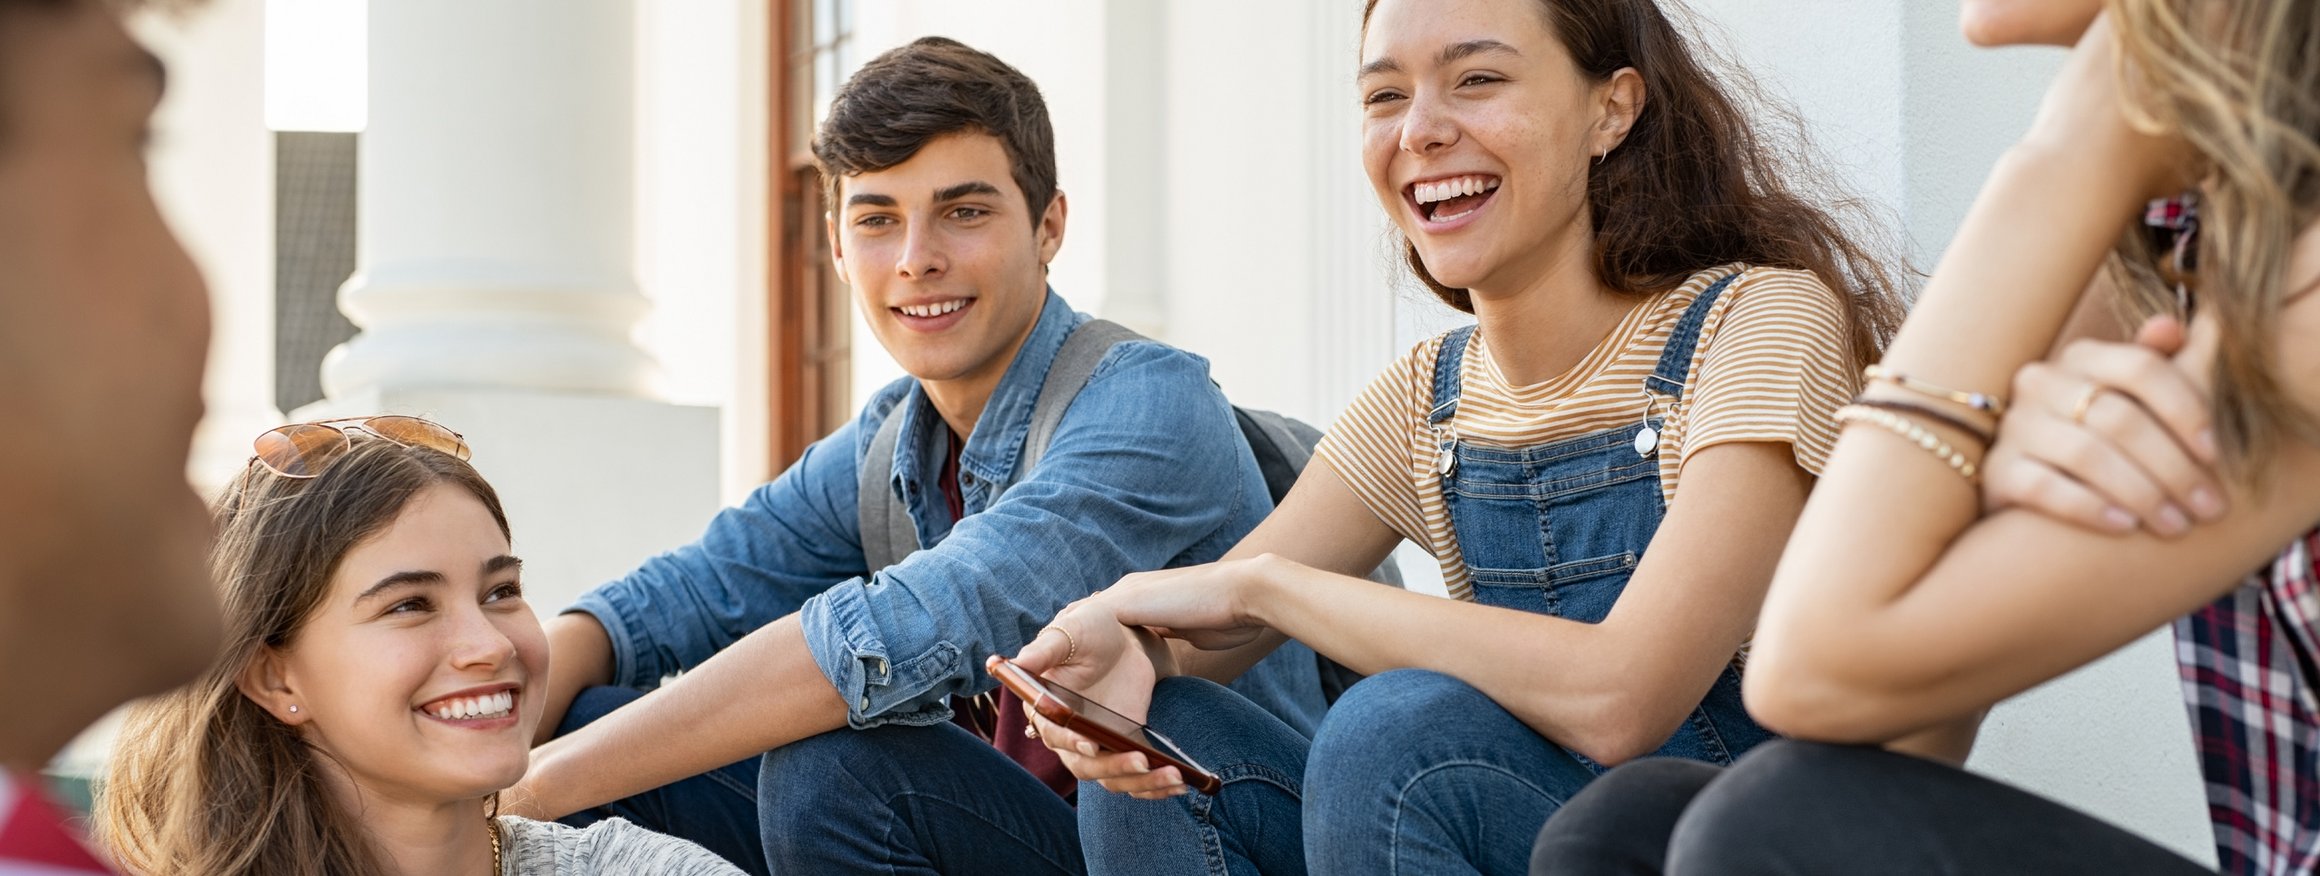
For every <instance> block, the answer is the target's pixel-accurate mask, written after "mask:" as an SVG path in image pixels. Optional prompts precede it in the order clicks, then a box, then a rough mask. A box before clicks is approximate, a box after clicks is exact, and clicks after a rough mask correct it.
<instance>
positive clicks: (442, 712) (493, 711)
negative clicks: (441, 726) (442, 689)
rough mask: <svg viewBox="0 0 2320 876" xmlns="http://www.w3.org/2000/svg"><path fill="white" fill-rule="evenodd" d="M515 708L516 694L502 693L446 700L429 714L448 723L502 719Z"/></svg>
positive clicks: (510, 692)
mask: <svg viewBox="0 0 2320 876" xmlns="http://www.w3.org/2000/svg"><path fill="white" fill-rule="evenodd" d="M515 707H516V697H515V692H513V691H501V692H499V693H495V694H485V695H483V696H480V697H460V698H458V699H451V700H444V701H443V703H442V704H441V705H438V706H436V707H435V708H433V709H430V710H428V714H431V715H434V716H435V717H438V718H441V719H443V720H446V721H460V720H466V719H468V718H501V717H506V716H507V714H508V713H509V712H511V711H513V710H514V709H515Z"/></svg>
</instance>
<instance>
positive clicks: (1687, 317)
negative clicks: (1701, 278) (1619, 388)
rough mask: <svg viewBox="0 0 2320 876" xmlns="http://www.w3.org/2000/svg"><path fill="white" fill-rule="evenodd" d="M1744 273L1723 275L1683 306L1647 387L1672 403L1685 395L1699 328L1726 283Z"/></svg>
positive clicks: (1646, 381) (1727, 284) (1648, 378)
mask: <svg viewBox="0 0 2320 876" xmlns="http://www.w3.org/2000/svg"><path fill="white" fill-rule="evenodd" d="M1742 273H1745V272H1744V271H1734V272H1732V273H1730V274H1726V275H1724V277H1723V279H1720V280H1717V281H1716V282H1715V283H1714V284H1711V285H1710V286H1708V288H1707V289H1706V290H1705V291H1702V292H1701V293H1700V297H1698V298H1695V299H1692V306H1690V307H1688V308H1685V309H1684V315H1683V318H1682V319H1679V320H1676V328H1675V331H1674V332H1671V333H1670V334H1669V335H1668V339H1667V346H1665V347H1662V348H1661V349H1660V353H1659V367H1658V368H1654V369H1652V372H1651V376H1649V377H1646V378H1644V379H1643V388H1644V389H1645V390H1646V391H1651V390H1657V391H1659V392H1661V393H1665V394H1666V395H1667V397H1668V401H1669V402H1671V403H1673V402H1675V401H1679V400H1681V399H1682V398H1683V397H1684V376H1685V375H1686V374H1687V373H1689V372H1690V371H1691V369H1692V351H1693V349H1694V348H1696V347H1697V346H1699V342H1700V329H1701V328H1702V327H1703V326H1705V325H1706V324H1707V322H1708V311H1710V310H1713V309H1715V306H1716V298H1717V296H1720V295H1723V294H1724V289H1725V287H1727V286H1730V285H1732V281H1734V280H1737V279H1740V275H1741V274H1742Z"/></svg>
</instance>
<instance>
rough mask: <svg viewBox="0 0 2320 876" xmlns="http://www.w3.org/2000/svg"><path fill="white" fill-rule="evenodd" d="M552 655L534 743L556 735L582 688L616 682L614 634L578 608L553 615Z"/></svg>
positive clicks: (549, 650) (550, 640)
mask: <svg viewBox="0 0 2320 876" xmlns="http://www.w3.org/2000/svg"><path fill="white" fill-rule="evenodd" d="M548 657H549V659H548V695H547V698H546V700H544V701H543V702H542V703H541V704H540V727H539V730H538V731H536V732H534V733H533V735H532V744H533V745H539V744H542V743H545V742H547V741H548V740H550V739H553V738H555V736H556V726H557V725H558V724H562V723H563V722H564V713H565V712H568V711H570V710H571V708H572V700H573V698H575V697H578V696H579V695H580V692H581V691H583V690H587V689H588V688H591V687H597V686H599V685H607V684H611V683H612V637H611V636H609V635H607V634H606V633H605V632H604V624H602V623H600V622H598V621H597V620H596V616H595V615H592V614H589V613H587V612H584V611H574V612H566V613H564V614H560V615H557V616H555V617H552V618H549V619H548Z"/></svg>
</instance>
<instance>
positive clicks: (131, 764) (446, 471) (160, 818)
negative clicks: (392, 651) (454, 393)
mask: <svg viewBox="0 0 2320 876" xmlns="http://www.w3.org/2000/svg"><path fill="white" fill-rule="evenodd" d="M351 437H352V439H353V442H354V444H353V446H352V448H351V449H350V450H348V452H347V453H346V455H345V456H343V457H340V458H339V459H337V460H335V461H333V462H332V463H331V464H330V466H329V467H328V468H325V469H323V471H322V474H321V476H319V477H315V478H311V479H293V478H284V477H277V476H275V475H273V474H272V473H270V472H268V471H266V470H265V469H263V468H260V467H259V466H258V465H256V464H255V463H253V464H252V465H250V467H249V468H248V469H246V470H245V471H244V472H243V473H242V476H241V477H239V478H237V479H236V480H235V481H234V483H233V484H231V485H229V486H228V487H227V488H226V491H225V494H224V495H223V496H221V497H219V499H218V500H217V503H216V505H215V507H214V514H215V516H216V518H217V522H218V530H219V532H218V541H217V545H216V547H215V548H214V549H213V550H212V551H211V554H210V571H211V574H212V576H213V577H214V579H215V581H216V584H217V588H218V592H219V597H220V599H221V601H222V602H223V605H224V612H225V621H226V649H225V650H224V652H223V653H221V654H220V655H219V657H218V659H217V660H216V661H215V662H213V663H211V664H210V667H209V669H208V670H207V671H205V672H204V673H203V674H202V676H201V677H200V679H198V680H196V681H195V682H193V683H192V684H189V685H187V686H185V687H183V688H180V689H178V690H177V691H175V692H172V693H169V694H166V695H163V696H160V697H156V698H154V699H152V700H149V701H146V702H144V703H140V704H138V705H137V706H136V707H135V708H134V709H133V710H132V711H131V713H130V716H129V719H128V724H127V726H126V727H125V729H123V731H122V734H121V739H120V743H119V747H118V748H117V749H116V750H115V751H114V754H113V760H112V766H111V769H110V770H109V771H108V773H107V775H106V777H105V782H104V784H103V786H102V787H100V788H99V789H98V793H97V799H96V811H95V813H94V818H93V819H92V821H93V827H94V832H95V834H96V838H97V840H98V841H99V842H100V843H101V844H103V845H104V846H105V847H106V848H107V849H108V850H110V851H111V852H112V853H113V855H114V856H115V857H116V859H117V860H118V862H119V863H120V865H121V866H122V867H123V868H125V869H126V870H128V871H129V872H133V873H144V874H153V876H163V874H180V873H184V874H202V876H370V874H377V873H381V872H383V868H382V866H381V862H380V860H379V858H378V854H377V852H376V850H375V849H373V848H372V847H371V845H370V842H369V839H368V836H369V833H368V831H366V830H365V829H364V828H363V826H362V824H361V823H360V822H359V821H357V820H356V818H355V816H354V814H353V813H349V812H347V811H345V810H344V809H343V808H341V806H340V805H339V803H338V800H337V798H336V797H335V796H333V794H332V792H331V789H330V787H329V786H328V784H327V782H328V779H327V778H326V777H325V776H324V774H323V770H324V769H325V767H324V765H323V764H322V762H321V761H322V759H323V758H324V757H326V756H327V755H326V754H324V753H323V752H322V751H320V750H318V749H316V748H314V747H313V746H311V745H309V744H307V742H306V740H305V739H304V738H303V737H301V736H300V735H299V734H298V731H297V730H295V729H293V728H291V727H289V726H287V725H285V724H283V723H282V722H280V721H277V720H275V719H274V716H273V715H272V714H270V713H268V712H267V711H266V710H265V709H263V708H260V707H259V706H258V704H257V703H254V702H251V701H250V699H249V698H248V697H246V696H243V695H242V692H241V690H240V688H239V687H237V686H236V684H235V682H236V679H237V678H238V677H239V676H240V675H241V674H242V671H243V670H244V669H245V668H246V667H248V666H249V665H250V664H251V662H252V661H254V660H256V659H257V658H258V657H259V656H260V654H262V653H263V652H264V651H266V650H275V651H280V650H282V649H286V648H289V647H291V646H292V645H293V644H294V643H295V642H296V641H297V638H298V633H299V630H300V629H301V628H303V627H304V626H305V624H306V621H307V619H308V618H309V617H312V616H313V614H314V612H315V610H316V609H317V608H318V607H319V606H320V605H321V604H322V602H323V600H324V597H325V596H327V595H328V594H329V592H330V579H331V576H332V574H333V573H334V572H335V571H336V570H337V568H338V563H339V561H340V560H341V559H342V558H344V557H345V556H346V554H347V552H348V551H350V550H352V549H353V548H354V547H355V546H356V545H359V544H361V543H362V542H363V541H364V540H366V539H368V538H370V537H371V536H372V535H374V534H376V533H378V532H379V531H380V530H381V529H384V528H385V527H386V526H387V525H389V524H391V523H393V522H394V520H395V517H396V516H397V515H398V514H400V513H401V512H402V509H403V506H404V505H406V504H408V503H409V502H410V501H411V499H412V497H414V496H417V495H418V494H419V493H420V492H422V491H424V490H426V489H427V488H428V487H431V486H434V485H437V484H450V485H454V486H457V487H459V488H461V489H464V490H466V491H467V492H469V493H472V494H474V496H475V497H476V499H478V500H480V501H482V502H483V506H484V508H485V509H487V510H489V511H490V512H491V516H492V520H493V521H495V522H497V523H498V524H499V528H500V533H501V534H502V535H505V534H507V531H508V527H507V516H506V514H505V513H503V512H502V511H501V510H500V504H499V495H498V494H497V493H495V492H493V491H492V488H491V485H490V484H488V483H485V482H484V480H483V477H482V476H481V475H478V474H476V472H475V469H474V468H471V467H469V466H468V464H467V463H465V462H462V461H460V460H459V459H457V458H456V457H453V456H450V455H448V454H444V453H438V452H436V451H433V450H428V449H425V448H414V447H405V446H402V445H399V444H395V443H393V442H390V441H385V440H381V439H377V438H367V437H365V436H363V435H361V434H360V433H354V434H352V435H351Z"/></svg>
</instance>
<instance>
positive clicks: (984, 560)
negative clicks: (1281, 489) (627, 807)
mask: <svg viewBox="0 0 2320 876" xmlns="http://www.w3.org/2000/svg"><path fill="white" fill-rule="evenodd" d="M1086 320H1087V317H1086V316H1085V315H1082V314H1079V313H1075V312H1073V311H1072V310H1071V308H1070V306H1069V305H1068V304H1066V303H1064V301H1063V299H1062V298H1061V297H1059V296H1057V295H1056V294H1055V293H1054V292H1053V291H1052V290H1050V291H1049V292H1048V293H1047V299H1046V302H1045V304H1043V305H1042V307H1041V309H1040V313H1039V322H1038V324H1037V325H1036V326H1035V327H1033V329H1032V331H1031V335H1030V337H1029V339H1028V340H1026V341H1025V342H1024V344H1023V348H1022V349H1021V350H1019V351H1017V353H1016V354H1015V361H1014V362H1013V363H1011V364H1010V365H1009V366H1008V368H1007V373H1006V375H1005V376H1004V377H1002V378H1000V381H999V385H998V387H997V389H996V390H994V391H993V392H992V394H991V398H990V400H989V401H988V402H987V403H985V404H984V406H983V414H982V416H981V417H980V418H979V419H978V420H977V422H976V425H975V430H974V434H972V435H970V436H968V438H967V442H966V446H965V447H964V448H963V449H962V450H961V451H960V453H959V488H960V492H961V493H962V494H963V495H964V498H965V510H966V513H965V516H963V517H962V518H961V519H959V520H957V521H955V522H954V521H953V520H951V519H950V510H949V508H948V507H947V504H946V502H945V499H944V494H943V490H942V486H941V484H940V482H939V480H938V478H939V477H940V475H941V472H942V467H943V461H944V457H945V456H946V454H947V446H948V443H947V442H948V440H949V438H948V433H947V431H946V430H947V428H948V427H947V426H946V425H945V424H944V422H943V420H942V418H941V416H940V415H939V414H938V413H937V412H936V411H935V409H934V405H933V403H932V402H931V401H930V400H929V399H928V398H927V395H926V392H925V390H924V389H922V388H921V387H920V386H919V385H918V382H917V381H916V380H914V379H911V378H907V377H906V378H903V379H901V380H898V381H895V382H894V383H892V384H889V385H888V386H886V387H885V388H884V389H882V390H879V392H878V393H877V394H876V395H875V396H873V397H872V398H871V399H870V403H869V404H868V405H866V406H865V407H864V408H863V410H862V413H861V415H860V416H858V417H856V418H855V419H854V421H853V422H851V423H848V424H846V425H845V426H842V427H840V428H839V429H838V430H837V431H836V432H834V433H831V435H830V436H829V437H827V438H824V439H822V440H820V441H817V442H814V444H813V445H812V446H810V447H808V448H806V451H805V454H804V455H803V456H802V457H800V458H799V459H798V461H797V464H795V465H793V466H791V467H790V469H789V470H788V471H786V472H783V473H782V474H781V476H780V477H778V478H775V479H774V480H773V482H772V483H768V484H766V485H764V486H762V487H759V488H758V489H757V490H756V491H755V492H753V493H751V494H750V496H749V498H748V499H747V500H746V501H744V502H743V503H742V504H741V505H740V506H738V507H734V508H728V509H726V510H725V511H723V512H721V513H719V514H718V515H717V517H716V519H715V520H713V521H711V523H710V524H709V530H708V532H707V533H706V534H704V535H702V537H701V539H700V540H699V541H697V542H694V543H692V544H689V545H686V546H684V547H681V548H678V549H676V550H673V551H670V552H668V553H664V554H661V555H660V556H657V557H654V558H652V559H651V560H648V561H646V562H645V564H644V565H643V566H641V567H639V568H638V569H636V571H634V572H631V573H629V574H628V575H627V576H626V577H624V578H621V579H619V580H616V581H613V582H610V583H608V584H604V585H602V586H600V587H597V588H596V589H594V590H591V591H589V593H588V594H587V595H585V596H582V597H581V598H580V601H579V602H578V603H576V604H575V605H574V606H573V610H576V611H584V612H587V613H589V614H591V615H594V616H595V617H596V619H597V620H598V621H600V622H602V623H603V624H604V629H605V631H606V632H607V633H609V634H610V637H611V639H612V650H613V659H614V669H613V683H614V684H618V685H624V686H630V687H639V688H650V687H654V686H656V685H658V684H659V683H660V681H661V679H662V678H663V677H665V676H667V675H669V674H671V673H675V672H678V671H680V670H684V669H688V668H691V667H693V666H697V665H699V664H700V663H701V662H702V661H704V660H707V659H708V658H709V656H710V655H712V654H715V653H716V652H717V651H718V650H720V649H722V648H724V647H725V646H727V645H730V644H733V643H734V642H735V641H737V640H739V639H740V638H741V637H742V636H745V635H748V634H749V633H751V632H753V631H755V630H756V629H757V628H759V627H762V626H764V625H765V624H767V623H770V622H772V621H774V620H776V619H778V618H780V617H783V616H785V615H788V614H789V613H791V612H799V613H800V614H801V618H800V620H801V621H802V623H803V625H804V628H805V637H806V643H807V646H808V647H809V648H810V649H811V650H812V651H813V655H814V662H815V663H816V664H817V665H818V666H819V667H820V668H821V670H822V674H823V675H824V676H826V677H827V678H828V679H829V681H830V684H831V685H833V686H835V687H836V689H837V690H838V692H839V693H840V694H841V695H842V696H843V698H844V699H845V701H846V722H847V724H848V726H851V727H854V728H856V729H863V728H869V727H875V726H878V725H881V724H886V723H901V724H934V723H939V722H942V721H946V720H949V718H950V705H949V698H950V697H952V696H954V695H970V696H971V695H973V694H976V693H979V692H981V691H984V690H987V689H990V688H991V687H993V686H994V685H995V683H994V682H993V681H992V680H991V679H990V678H989V676H987V675H986V674H984V672H983V669H982V662H983V657H984V656H985V655H989V654H994V653H996V654H1012V653H1015V652H1016V651H1017V650H1019V649H1021V648H1022V647H1023V645H1025V644H1026V643H1028V642H1029V641H1030V640H1031V638H1032V637H1033V636H1035V635H1036V634H1037V633H1038V631H1039V630H1040V628H1041V627H1043V626H1045V625H1046V624H1047V621H1048V620H1049V619H1051V618H1053V617H1054V616H1055V613H1056V612H1057V611H1060V610H1062V608H1063V607H1064V605H1065V604H1067V603H1069V602H1071V601H1072V600H1075V599H1078V598H1080V597H1083V596H1086V595H1088V594H1089V593H1092V592H1094V591H1095V590H1097V589H1100V588H1103V587H1107V586H1110V585H1111V583H1112V582H1114V581H1116V580H1118V579H1119V578H1120V577H1121V576H1123V575H1127V574H1129V573H1132V572H1139V571H1145V570H1150V569H1159V568H1166V567H1174V566H1184V565H1192V564H1196V563H1205V562H1209V561H1212V560H1215V559H1216V558H1217V557H1219V556H1221V555H1223V554H1224V552H1225V551H1226V550H1229V549H1230V548H1231V547H1232V546H1233V544H1235V543H1237V542H1238V541H1239V540H1240V539H1241V536H1243V535H1245V534H1247V532H1248V531H1249V530H1250V529H1251V528H1253V527H1254V526H1255V525H1256V524H1257V522H1258V521H1259V520H1261V519H1263V517H1264V516H1265V515H1266V514H1267V513H1269V512H1270V511H1271V510H1272V501H1271V498H1270V496H1269V495H1268V494H1267V493H1266V491H1265V484H1264V479H1263V476H1262V475H1261V474H1260V473H1259V472H1258V469H1257V465H1256V460H1255V458H1254V457H1253V456H1252V455H1251V454H1250V451H1249V449H1248V445H1247V444H1246V443H1245V442H1244V441H1243V440H1242V439H1241V437H1240V432H1239V430H1238V427H1237V426H1236V425H1235V423H1234V420H1233V414H1232V410H1231V407H1230V406H1229V405H1228V404H1227V403H1226V402H1225V399H1224V395H1223V394H1222V393H1221V392H1220V391H1219V390H1218V389H1217V387H1216V385H1215V384H1214V383H1212V382H1211V381H1210V379H1209V375H1208V362H1207V360H1205V359H1202V358H1201V357H1199V356H1195V355H1192V354H1190V353H1186V352H1184V351H1182V350H1178V349H1175V348H1173V347H1169V346H1166V345H1163V344H1159V343H1155V342H1149V341H1136V342H1128V343H1122V344H1118V345H1116V346H1114V347H1113V348H1112V349H1111V350H1110V352H1109V353H1107V354H1106V355H1105V357H1104V359H1103V361H1102V362H1101V363H1100V364H1099V365H1098V366H1097V367H1096V370H1095V373H1094V374H1093V375H1092V376H1091V377H1090V378H1089V380H1088V382H1087V385H1086V387H1085V388H1084V389H1082V390H1081V391H1080V393H1079V396H1078V397H1077V399H1076V400H1074V401H1073V403H1072V405H1071V407H1070V408H1069V409H1067V411H1066V413H1065V415H1064V417H1063V420H1062V422H1061V423H1059V424H1058V425H1057V427H1056V430H1055V434H1054V437H1053V439H1052V440H1051V441H1050V443H1049V444H1048V449H1047V453H1046V455H1045V456H1043V457H1041V459H1040V460H1039V464H1038V466H1037V467H1036V468H1034V469H1032V470H1030V471H1027V472H1021V473H1018V472H1016V471H1015V468H1016V459H1017V457H1018V456H1020V455H1021V453H1022V451H1023V438H1024V435H1025V433H1026V432H1027V431H1028V429H1029V428H1030V423H1031V408H1032V401H1033V400H1034V399H1035V398H1036V397H1037V396H1038V394H1039V388H1040V385H1041V383H1042V382H1043V381H1044V379H1045V378H1046V375H1047V369H1048V366H1049V365H1050V363H1052V362H1053V361H1054V359H1055V355H1056V352H1057V351H1058V350H1059V349H1061V348H1062V346H1063V341H1064V338H1065V337H1066V336H1068V335H1069V334H1070V333H1071V330H1072V329H1073V328H1075V327H1077V326H1078V325H1079V324H1080V323H1082V322H1085V321H1086ZM889 416H898V417H901V418H902V425H901V431H900V439H899V440H898V441H897V442H896V445H895V453H894V477H895V480H896V481H897V482H898V484H899V487H900V490H901V495H902V497H903V503H904V506H905V507H906V508H907V510H908V512H909V514H910V517H911V520H912V521H913V522H914V523H915V524H916V525H917V529H918V538H919V545H920V547H921V548H922V549H921V550H920V551H918V552H917V553H914V554H911V555H910V556H909V557H908V558H906V559H904V560H903V561H902V562H900V563H897V564H895V565H894V566H892V567H890V568H888V569H886V570H884V571H881V572H879V573H878V574H876V575H867V574H866V571H865V570H866V567H867V562H866V561H865V560H864V559H863V555H862V538H861V532H860V525H859V523H858V522H857V518H856V511H857V508H856V501H857V491H858V486H857V483H856V478H857V471H858V469H859V467H860V465H861V461H862V458H863V456H864V455H865V454H866V453H867V452H868V450H869V445H870V440H871V438H872V437H873V436H875V435H876V434H877V432H878V428H879V425H880V424H882V423H884V422H885V420H886V418H887V417H889ZM1010 483H1012V484H1013V485H1012V486H1008V485H1009V484H1010ZM1002 490H1004V495H1003V496H1002V495H1000V493H1001V491H1002ZM1292 644H1294V643H1292ZM1300 657H1301V658H1302V659H1301V660H1300ZM1267 664H1270V665H1267ZM1312 676H1313V663H1312V657H1311V652H1310V651H1305V650H1303V649H1302V648H1301V647H1295V648H1285V649H1284V650H1283V651H1282V652H1278V653H1276V654H1274V655H1273V656H1272V657H1269V658H1267V661H1266V664H1260V666H1259V667H1258V668H1257V669H1254V670H1252V671H1251V672H1250V673H1249V674H1248V675H1247V676H1244V678H1243V683H1236V685H1235V687H1236V688H1239V689H1242V690H1243V692H1244V693H1247V694H1249V695H1250V697H1251V698H1252V699H1254V700H1256V701H1257V702H1258V704H1259V705H1263V706H1265V707H1267V708H1268V709H1269V710H1271V711H1273V712H1274V713H1275V714H1278V715H1281V716H1282V717H1283V718H1284V720H1287V721H1288V722H1289V723H1290V724H1291V725H1292V726H1295V727H1298V728H1299V729H1301V730H1304V731H1306V732H1310V731H1311V730H1312V729H1313V726H1314V725H1315V724H1316V723H1318V721H1319V719H1320V715H1321V711H1322V709H1323V708H1324V706H1323V703H1322V699H1321V694H1320V689H1319V685H1318V682H1317V681H1316V680H1315V679H1314V678H1313V677H1312Z"/></svg>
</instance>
